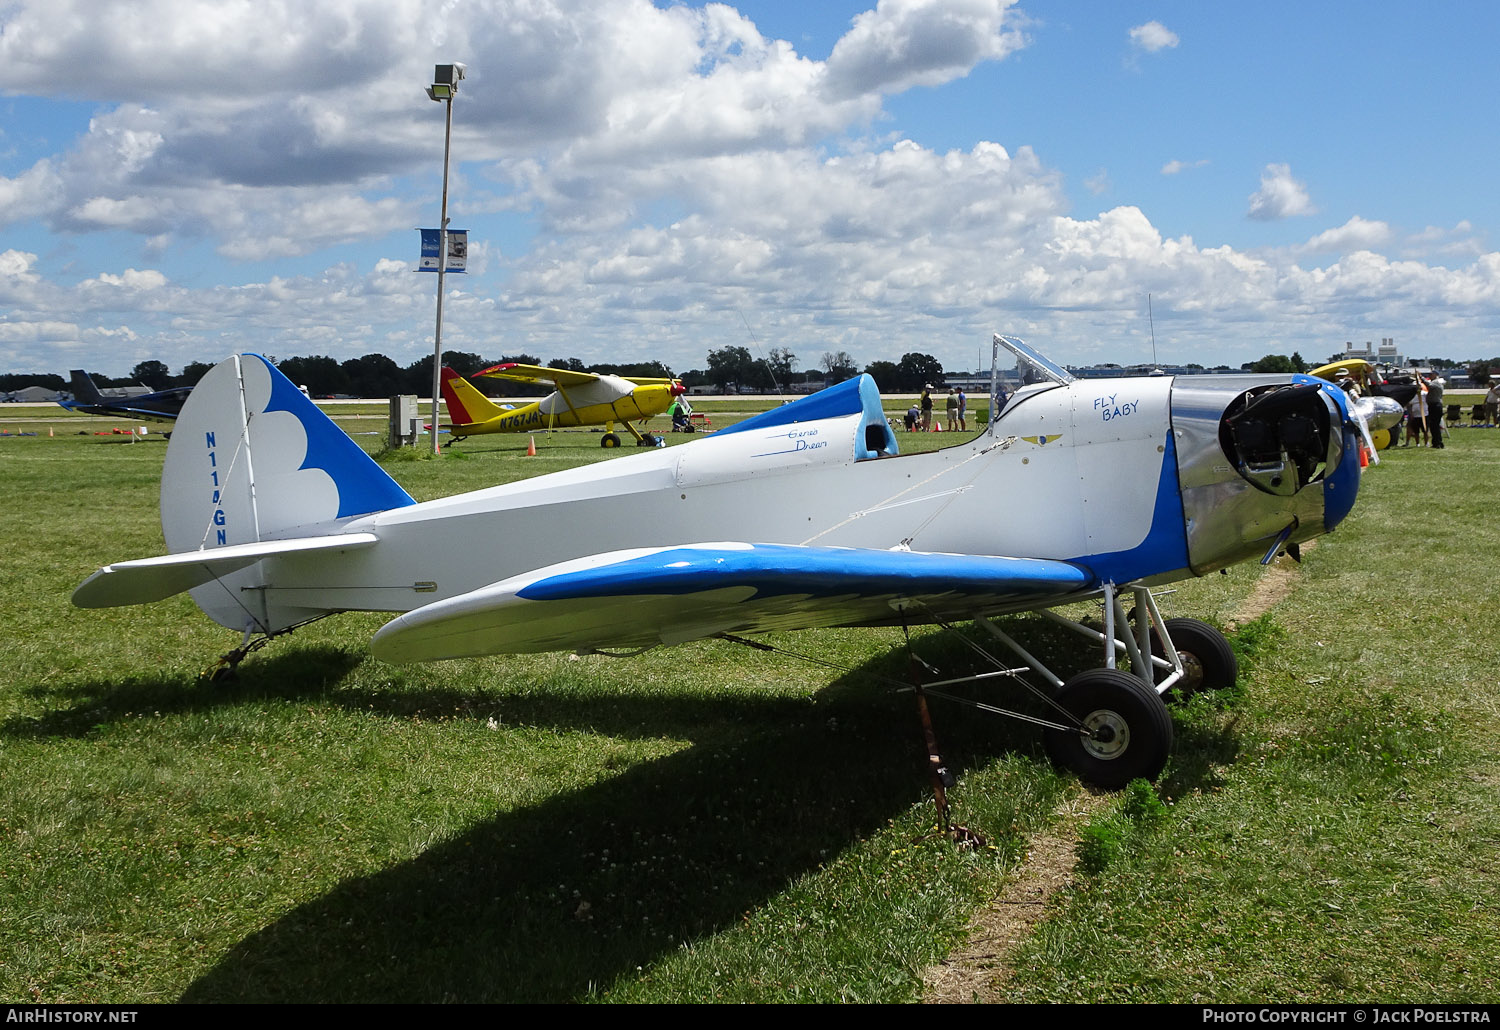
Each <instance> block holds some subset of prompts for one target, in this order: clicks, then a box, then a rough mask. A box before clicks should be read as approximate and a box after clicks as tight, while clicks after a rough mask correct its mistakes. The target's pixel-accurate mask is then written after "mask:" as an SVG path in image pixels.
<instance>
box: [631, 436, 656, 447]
mask: <svg viewBox="0 0 1500 1030" xmlns="http://www.w3.org/2000/svg"><path fill="white" fill-rule="evenodd" d="M659 442H660V441H658V440H657V438H656V437H654V436H652V435H651V434H650V433H643V434H641V438H640V439H639V440H637V441H636V442H635V445H636V446H637V447H655V446H656V445H657V443H659Z"/></svg>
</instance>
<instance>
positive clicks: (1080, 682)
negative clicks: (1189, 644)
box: [1045, 630, 1172, 790]
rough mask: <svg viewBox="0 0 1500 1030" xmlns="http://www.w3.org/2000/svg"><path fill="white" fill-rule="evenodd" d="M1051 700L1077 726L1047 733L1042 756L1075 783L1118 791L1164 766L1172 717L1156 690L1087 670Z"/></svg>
mask: <svg viewBox="0 0 1500 1030" xmlns="http://www.w3.org/2000/svg"><path fill="white" fill-rule="evenodd" d="M1169 632H1170V630H1169ZM1054 700H1055V701H1056V702H1057V703H1058V704H1059V705H1061V706H1062V707H1063V708H1064V709H1066V710H1067V711H1068V712H1069V713H1070V714H1071V715H1073V716H1074V717H1075V718H1076V719H1077V720H1078V723H1079V727H1078V729H1049V730H1047V732H1046V738H1045V739H1046V746H1047V754H1048V755H1049V756H1050V757H1051V759H1052V760H1053V761H1054V762H1056V763H1057V764H1058V765H1060V766H1062V767H1063V768H1065V769H1070V770H1072V771H1073V772H1075V773H1077V774H1078V776H1079V778H1080V779H1083V780H1086V781H1087V782H1089V783H1091V784H1093V785H1094V786H1097V787H1102V788H1104V789H1106V790H1118V789H1120V788H1121V787H1123V786H1125V785H1126V784H1127V783H1129V782H1130V781H1131V780H1134V779H1147V780H1151V779H1155V778H1156V777H1157V776H1158V775H1159V774H1160V773H1161V771H1162V769H1163V768H1165V767H1166V764H1167V757H1168V755H1169V754H1170V753H1171V750H1172V717H1171V716H1170V715H1169V714H1168V713H1167V708H1166V705H1164V704H1163V703H1162V700H1161V698H1160V697H1158V696H1157V695H1156V691H1154V690H1152V689H1151V688H1150V687H1148V686H1146V685H1145V684H1144V683H1142V682H1141V681H1140V680H1139V679H1137V678H1136V677H1135V676H1132V675H1130V674H1129V673H1126V672H1121V671H1120V670H1118V669H1088V670H1086V671H1084V672H1080V673H1079V674H1078V675H1076V676H1074V677H1073V678H1072V679H1070V680H1068V681H1067V682H1066V683H1064V684H1063V685H1062V689H1061V690H1059V691H1058V692H1057V695H1056V697H1055V698H1054ZM1080 731H1081V732H1080Z"/></svg>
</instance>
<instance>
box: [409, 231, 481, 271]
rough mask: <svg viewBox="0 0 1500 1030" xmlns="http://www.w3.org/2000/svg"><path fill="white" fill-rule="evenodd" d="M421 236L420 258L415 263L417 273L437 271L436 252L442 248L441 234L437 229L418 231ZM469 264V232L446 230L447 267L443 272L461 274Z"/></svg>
mask: <svg viewBox="0 0 1500 1030" xmlns="http://www.w3.org/2000/svg"><path fill="white" fill-rule="evenodd" d="M417 231H418V232H420V233H421V234H422V256H421V259H420V260H419V261H418V262H417V271H419V272H436V271H437V270H438V250H439V248H440V247H441V246H442V244H441V237H442V233H441V232H440V231H439V230H437V229H418V230H417ZM468 262H469V230H467V229H449V230H448V267H447V269H445V271H449V272H463V271H466V270H467V268H466V266H467V265H468Z"/></svg>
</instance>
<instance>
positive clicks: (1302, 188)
mask: <svg viewBox="0 0 1500 1030" xmlns="http://www.w3.org/2000/svg"><path fill="white" fill-rule="evenodd" d="M1317 210H1318V209H1317V208H1315V207H1313V204H1312V200H1311V198H1309V197H1308V195H1307V186H1306V185H1305V184H1303V183H1302V182H1300V181H1298V180H1297V179H1294V178H1292V167H1291V165H1285V164H1269V165H1266V169H1265V171H1264V172H1262V173H1261V176H1260V189H1258V190H1256V191H1255V192H1254V193H1252V194H1250V210H1249V211H1247V212H1246V214H1247V216H1248V217H1250V218H1253V219H1255V220H1256V221H1260V222H1274V221H1276V220H1278V219H1282V218H1293V217H1296V216H1298V215H1311V214H1316V213H1317Z"/></svg>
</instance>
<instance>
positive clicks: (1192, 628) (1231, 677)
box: [1151, 619, 1240, 698]
mask: <svg viewBox="0 0 1500 1030" xmlns="http://www.w3.org/2000/svg"><path fill="white" fill-rule="evenodd" d="M1166 626H1167V634H1168V635H1169V636H1171V638H1172V646H1173V647H1175V648H1176V649H1177V657H1178V658H1179V659H1181V661H1182V681H1181V683H1180V684H1179V685H1178V686H1175V687H1173V692H1174V693H1175V694H1177V695H1178V696H1180V697H1184V698H1185V697H1190V696H1191V695H1193V694H1196V693H1197V692H1198V691H1200V690H1224V689H1226V688H1228V687H1232V686H1234V683H1235V680H1236V679H1238V678H1239V675H1240V663H1239V661H1238V659H1236V658H1235V657H1234V649H1233V648H1232V647H1230V646H1229V641H1228V640H1226V639H1225V638H1224V634H1222V633H1220V632H1219V631H1218V630H1216V629H1214V628H1213V627H1212V626H1210V625H1209V624H1208V623H1206V622H1201V621H1199V620H1198V619H1168V620H1167V623H1166ZM1151 637H1152V639H1151V650H1152V651H1154V652H1156V653H1157V654H1164V653H1165V652H1164V650H1163V649H1162V646H1161V641H1160V640H1159V639H1158V638H1157V636H1156V634H1155V633H1152V635H1151Z"/></svg>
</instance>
